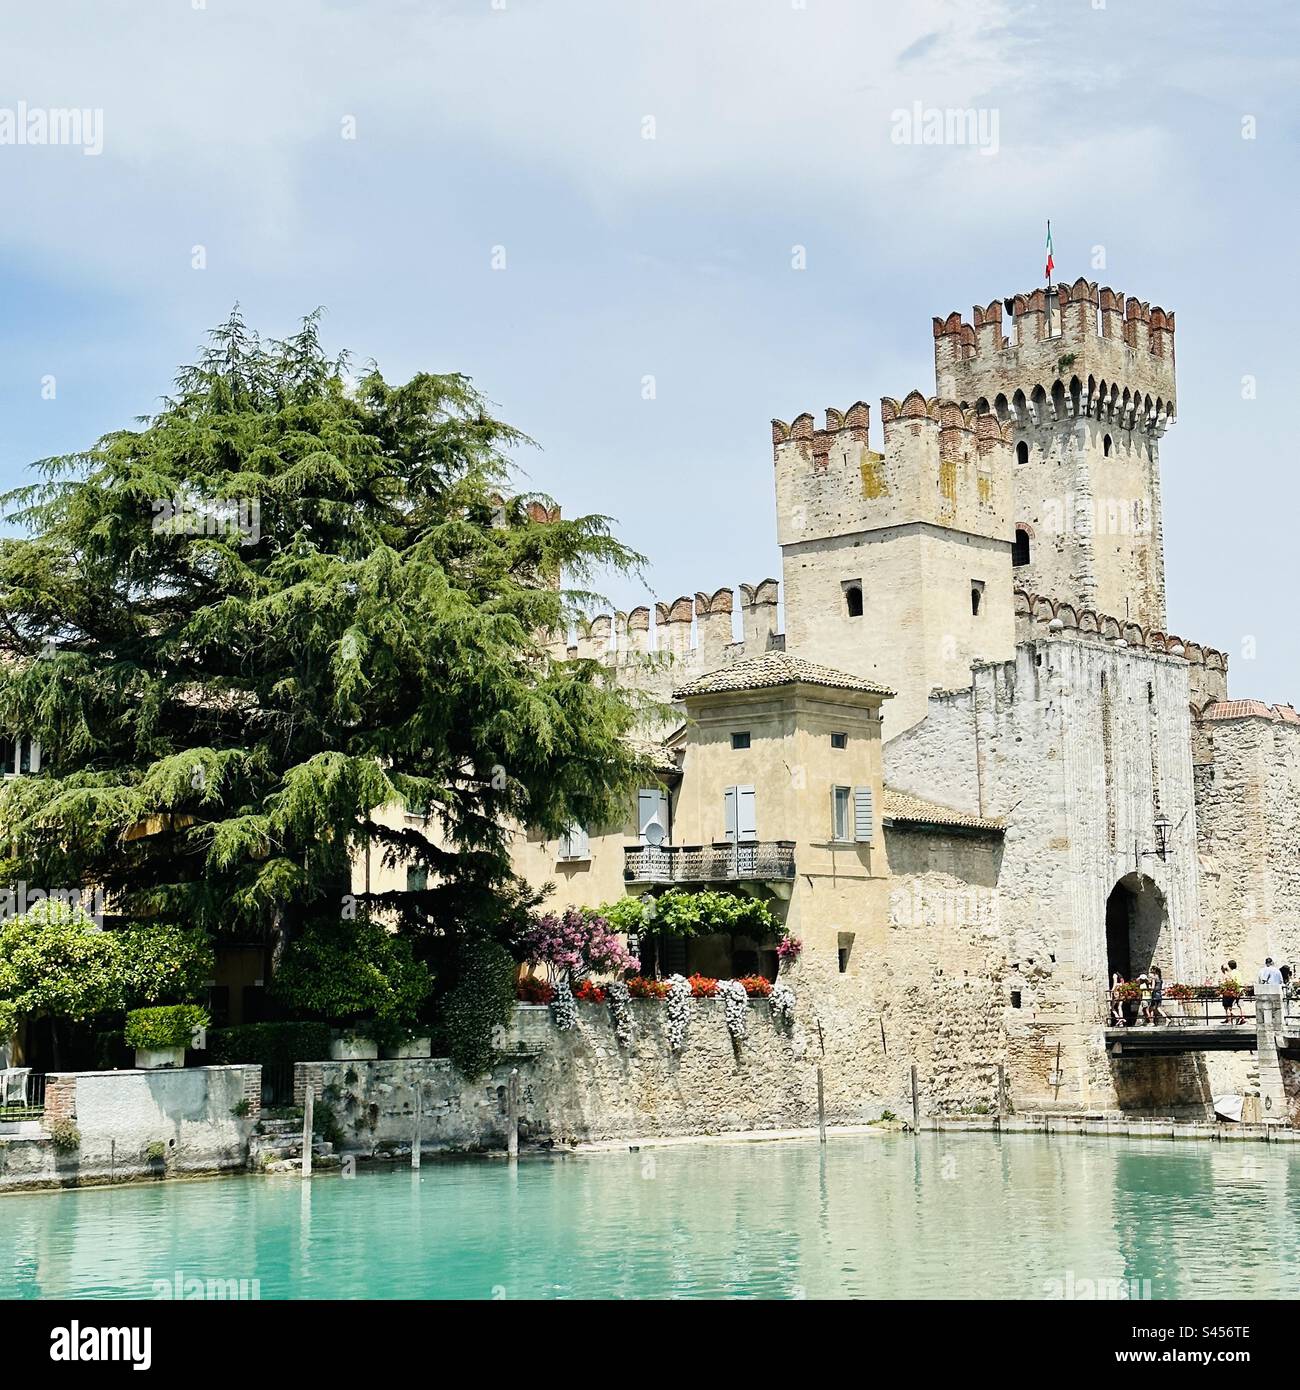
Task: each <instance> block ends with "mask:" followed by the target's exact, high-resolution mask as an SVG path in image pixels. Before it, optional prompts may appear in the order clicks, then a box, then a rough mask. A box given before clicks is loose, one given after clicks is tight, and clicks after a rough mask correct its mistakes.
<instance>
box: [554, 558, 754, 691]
mask: <svg viewBox="0 0 1300 1390" xmlns="http://www.w3.org/2000/svg"><path fill="white" fill-rule="evenodd" d="M779 595H780V590H779V586H778V584H777V581H776V580H775V579H762V580H760V581H759V582H758V583H757V584H742V585H741V586H740V613H741V633H742V636H741V639H740V640H739V641H736V640H735V638H734V636H733V633H732V626H731V623H732V617H731V615H732V613H733V612H734V611H735V593H734V591H733V590H732V589H729V588H722V589H715V590H714V591H713V592H712V593H708V592H706V591H704V590H700V591H699V592H697V593H696V595H695V597H694V599H692V598H691V597H690V595H688V594H682V595H680V596H679V597H677V598H675V599H673V600H672V601H671V602H662V601H659V602H656V603H655V605H654V627H653V629H652V628H651V625H650V613H651V610H650V607H649V606H648V605H644V604H643V605H641V606H639V607H636V608H633V609H631V610H630V611H629V612H627V613H623V612H614V613H612V614H611V613H599V614H596V615H595V616H594V617H591V618H587V619H584V620H582V621H580V622H579V623H578V625H577V632H576V641H575V642H574V643H573V645H571V646H569V647H567V648H566V651H565V654H566V655H567V656H570V657H579V658H586V659H589V660H594V661H600V662H603V663H605V664H606V665H610V666H614V667H618V668H624V667H627V668H633V667H643V666H644V665H645V664H646V660H647V659H649V660H650V661H651V663H652V664H653V663H656V662H659V663H662V664H666V665H671V666H672V667H673V668H674V677H673V679H680V677H681V675H682V670H683V664H685V666H686V669H688V670H690V671H692V672H695V673H698V674H702V673H703V672H706V671H713V670H717V669H718V668H719V667H720V666H723V665H726V664H727V663H728V662H729V661H734V660H737V659H738V658H739V657H740V656H742V655H751V656H753V655H759V654H761V653H762V652H765V651H768V650H769V649H770V648H771V647H772V646H774V645H777V644H778V643H779V641H780V639H779V637H778V635H777V602H778V598H779ZM692 624H694V631H692ZM692 638H694V640H692ZM629 683H632V684H636V683H638V682H637V681H635V680H632V681H630V682H629ZM651 684H653V682H651Z"/></svg>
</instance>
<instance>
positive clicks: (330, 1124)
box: [311, 1100, 347, 1149]
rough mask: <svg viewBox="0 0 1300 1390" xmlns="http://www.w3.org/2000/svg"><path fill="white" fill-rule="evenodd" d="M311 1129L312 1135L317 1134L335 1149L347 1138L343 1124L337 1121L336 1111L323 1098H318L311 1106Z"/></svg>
mask: <svg viewBox="0 0 1300 1390" xmlns="http://www.w3.org/2000/svg"><path fill="white" fill-rule="evenodd" d="M311 1131H312V1134H313V1135H319V1136H320V1137H321V1138H322V1139H323V1140H324V1141H325V1142H326V1143H327V1144H333V1145H334V1147H335V1148H336V1149H337V1148H339V1147H340V1146H341V1145H342V1143H343V1141H344V1140H345V1139H346V1138H347V1135H346V1134H345V1133H344V1130H343V1126H342V1125H341V1124H340V1123H339V1117H338V1112H337V1111H336V1110H335V1109H334V1107H333V1106H332V1105H330V1104H329V1102H328V1101H324V1100H318V1101H317V1102H316V1103H315V1105H313V1106H312V1112H311Z"/></svg>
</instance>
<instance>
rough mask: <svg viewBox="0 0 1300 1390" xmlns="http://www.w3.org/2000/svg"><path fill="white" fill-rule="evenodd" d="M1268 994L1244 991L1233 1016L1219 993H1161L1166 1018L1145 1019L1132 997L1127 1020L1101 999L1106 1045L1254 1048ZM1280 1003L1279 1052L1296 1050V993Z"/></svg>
mask: <svg viewBox="0 0 1300 1390" xmlns="http://www.w3.org/2000/svg"><path fill="white" fill-rule="evenodd" d="M1266 1002H1267V998H1264V999H1260V1000H1257V999H1255V998H1254V996H1253V995H1244V996H1243V997H1242V998H1241V999H1239V1000H1238V1001H1237V1002H1236V1004H1235V1005H1234V1006H1233V1008H1232V1011H1231V1017H1229V1016H1228V1014H1227V1012H1226V1011H1225V1009H1224V1006H1223V1001H1222V1000H1221V999H1219V998H1205V999H1170V998H1167V997H1166V999H1165V1001H1164V1003H1163V1004H1162V1005H1161V1012H1162V1013H1163V1014H1164V1015H1165V1021H1163V1022H1160V1023H1155V1024H1151V1023H1143V1022H1142V1021H1141V1020H1140V1016H1139V1006H1138V1004H1137V1002H1136V1001H1126V1003H1125V1016H1126V1020H1127V1021H1126V1024H1125V1026H1122V1027H1120V1026H1117V1025H1116V1023H1115V1020H1114V1017H1113V1014H1112V1010H1111V1004H1110V1000H1109V999H1107V1000H1106V1002H1105V1005H1104V1010H1105V1013H1104V1017H1105V1021H1106V1051H1107V1052H1109V1053H1110V1054H1111V1056H1113V1057H1178V1056H1182V1055H1183V1054H1184V1053H1187V1052H1255V1051H1258V1048H1259V1036H1258V1035H1259V1025H1260V1019H1259V1017H1258V1016H1257V1015H1258V1012H1261V1011H1262V1009H1260V1008H1258V1007H1257V1006H1262V1005H1263V1004H1265V1003H1266ZM1278 1002H1280V1005H1281V1025H1282V1026H1281V1028H1280V1030H1278V1032H1277V1048H1278V1051H1279V1052H1285V1053H1288V1054H1291V1053H1294V1054H1297V1055H1300V997H1292V996H1291V995H1289V994H1288V996H1287V997H1285V998H1284V999H1282V1000H1280V1001H1278Z"/></svg>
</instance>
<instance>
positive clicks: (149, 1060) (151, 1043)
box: [123, 1004, 210, 1071]
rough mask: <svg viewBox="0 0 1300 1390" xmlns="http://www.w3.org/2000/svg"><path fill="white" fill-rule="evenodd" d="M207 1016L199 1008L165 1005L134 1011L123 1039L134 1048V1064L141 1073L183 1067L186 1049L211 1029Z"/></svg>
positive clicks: (194, 1005)
mask: <svg viewBox="0 0 1300 1390" xmlns="http://www.w3.org/2000/svg"><path fill="white" fill-rule="evenodd" d="M209 1022H210V1020H209V1018H208V1015H207V1014H206V1013H205V1012H204V1010H203V1009H201V1008H200V1007H199V1005H197V1004H162V1005H158V1006H156V1007H154V1008H151V1009H133V1010H132V1011H131V1012H130V1013H129V1014H127V1016H126V1028H125V1029H124V1030H123V1037H124V1038H125V1040H126V1045H127V1046H128V1047H133V1048H135V1064H136V1066H137V1067H139V1068H140V1070H141V1071H153V1070H156V1069H158V1068H162V1067H183V1066H184V1065H185V1049H186V1048H187V1047H189V1046H191V1044H192V1043H193V1041H194V1039H195V1035H196V1034H197V1033H199V1032H200V1031H201V1030H202V1029H204V1028H206V1027H207V1026H208V1023H209Z"/></svg>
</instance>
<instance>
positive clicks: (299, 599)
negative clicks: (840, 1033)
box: [0, 310, 640, 939]
mask: <svg viewBox="0 0 1300 1390" xmlns="http://www.w3.org/2000/svg"><path fill="white" fill-rule="evenodd" d="M528 442H529V441H527V440H526V439H525V437H524V436H523V435H521V434H520V433H519V432H518V431H517V430H515V429H513V428H511V427H510V426H509V425H507V424H504V423H502V422H501V421H500V420H497V419H494V418H493V416H492V415H491V414H490V413H489V410H488V407H487V403H486V402H485V400H484V399H483V398H482V397H481V396H480V395H479V394H478V392H477V391H476V390H475V388H474V387H473V386H472V384H471V383H470V381H469V380H468V379H467V378H465V377H463V376H460V375H430V374H423V373H422V374H420V375H417V376H415V377H413V378H412V379H411V380H410V381H408V382H407V383H406V384H405V385H400V386H391V385H389V384H388V383H387V382H386V381H385V380H384V378H383V377H382V376H381V375H380V372H379V370H378V368H377V367H375V366H374V365H373V364H371V365H370V366H369V367H368V368H367V369H366V371H365V372H364V374H363V375H361V377H360V379H359V380H357V381H355V382H352V381H350V379H349V371H348V361H347V358H346V357H341V358H338V359H331V358H329V357H328V356H327V355H326V353H325V351H324V350H323V348H322V345H321V341H320V336H319V323H318V315H316V314H313V315H311V316H309V317H308V318H307V319H306V320H305V321H304V322H303V324H302V326H301V328H300V330H299V331H298V332H297V333H296V334H295V335H294V336H292V337H290V338H289V339H288V340H287V341H283V342H281V341H274V340H272V341H262V340H260V339H259V338H258V337H257V335H255V334H254V333H252V332H251V331H250V330H249V329H248V328H247V327H246V326H245V324H244V322H243V320H242V319H241V317H240V315H239V312H238V310H236V311H235V312H234V313H233V314H232V315H231V317H230V318H229V320H228V321H227V322H226V323H225V324H223V325H222V326H221V327H220V328H218V329H217V330H215V331H214V332H213V333H212V334H211V341H210V344H209V346H208V347H207V348H206V349H205V350H203V351H202V352H201V353H200V355H199V360H198V361H197V362H196V363H195V364H194V365H192V366H189V367H186V368H185V369H183V370H182V371H181V372H180V374H179V376H178V378H177V381H176V385H175V388H174V390H173V393H172V394H171V395H170V396H169V397H166V398H164V400H163V402H162V404H161V406H160V408H159V410H158V411H157V413H156V414H154V415H152V416H150V417H147V418H145V419H143V420H141V421H138V422H137V428H134V429H123V430H118V431H116V432H114V433H111V434H109V435H107V436H105V437H104V438H102V439H101V440H100V441H99V442H98V443H97V444H96V445H95V446H94V447H93V448H91V449H89V450H87V451H85V452H82V453H78V454H73V455H70V456H66V457H60V458H52V459H47V460H44V461H42V462H41V463H39V464H38V465H36V467H37V470H38V473H39V478H38V481H37V482H35V483H34V484H32V485H30V486H28V487H25V488H22V489H19V490H17V491H15V492H12V493H10V494H8V495H7V497H6V499H5V502H6V503H7V513H8V520H9V521H10V522H11V523H16V524H17V525H18V526H19V527H20V528H21V531H22V533H21V534H20V535H18V536H17V537H15V538H11V539H8V540H5V541H3V542H2V543H0V614H2V619H0V727H3V728H6V729H12V730H22V731H24V732H25V733H29V734H31V735H34V736H36V737H38V738H39V739H40V742H41V747H42V750H43V751H42V767H41V770H40V773H39V775H36V776H31V777H25V778H11V779H8V780H7V781H5V782H4V783H3V785H2V786H0V824H3V825H4V827H5V831H6V835H7V838H8V842H9V853H10V855H11V857H12V862H11V863H10V865H9V868H10V869H11V870H12V872H13V874H14V876H15V877H18V878H23V879H25V880H26V881H27V882H28V883H33V884H38V885H41V886H43V887H54V886H77V885H81V884H87V883H93V884H97V885H101V886H102V887H103V888H104V889H105V890H106V893H107V895H108V900H109V903H110V906H111V907H112V908H113V909H114V910H116V911H117V912H118V913H120V914H121V915H122V916H124V917H126V918H127V919H130V920H137V921H151V920H153V921H159V922H163V921H166V922H175V923H182V924H186V925H199V926H201V927H202V928H203V929H204V930H206V931H207V932H208V933H210V934H211V935H213V936H214V937H220V936H221V935H223V934H234V935H238V936H240V937H242V938H244V939H247V938H249V937H250V936H254V935H257V934H265V935H267V936H268V938H269V937H270V936H271V935H273V934H275V933H282V934H284V936H285V937H287V938H289V939H292V938H293V937H295V936H297V935H299V934H300V933H301V932H302V930H303V929H304V927H305V926H306V925H307V924H309V923H324V922H337V921H339V920H347V919H348V917H349V914H350V912H351V913H355V914H356V915H357V916H358V917H364V916H365V914H366V913H367V911H368V910H369V909H371V908H373V907H382V908H385V909H388V910H390V911H391V913H392V914H395V916H396V918H397V920H398V921H399V923H400V925H401V927H402V928H403V929H404V930H405V931H407V932H410V933H413V934H415V935H417V936H418V935H419V934H420V933H421V932H422V931H423V932H424V933H425V934H426V936H429V935H432V936H435V937H443V938H448V937H452V936H455V935H456V934H461V935H471V936H472V935H474V934H475V933H489V934H495V935H497V936H503V935H506V936H508V935H509V932H510V929H511V926H512V924H513V923H516V922H517V919H518V917H519V915H520V909H521V907H522V906H523V905H526V903H527V902H528V901H529V900H530V899H529V895H528V894H527V892H526V890H525V889H524V887H523V885H522V884H520V883H519V882H517V881H516V880H515V879H514V878H513V877H512V875H511V872H510V865H509V855H508V836H509V830H508V825H509V823H510V822H512V821H513V822H515V823H518V824H523V825H527V826H531V827H537V828H538V829H540V830H542V831H543V832H545V833H547V834H549V835H558V834H559V833H561V832H562V831H563V830H564V828H565V827H566V826H567V825H568V824H569V823H570V822H573V821H580V822H583V823H598V822H600V821H603V820H605V819H607V818H608V817H609V816H610V815H611V814H619V815H621V812H622V807H623V806H624V805H625V804H626V803H625V800H624V798H625V796H626V794H627V792H628V790H629V789H630V788H631V787H632V786H634V785H635V783H636V780H637V777H638V774H639V772H640V769H639V768H638V765H637V759H636V756H635V754H634V753H633V751H632V749H631V746H630V745H629V742H628V740H627V735H628V734H629V732H630V731H631V730H632V729H633V727H634V725H635V723H636V720H637V718H638V711H637V709H636V707H635V706H634V704H633V701H632V697H630V696H629V695H628V694H626V693H625V692H624V691H622V690H620V689H619V688H618V687H617V686H616V685H615V684H614V683H613V682H612V681H611V680H609V679H607V677H606V675H605V674H604V673H603V672H602V670H601V668H600V667H599V665H598V664H597V663H595V662H591V661H585V660H578V661H570V660H555V659H552V658H551V657H550V656H549V655H548V653H547V650H546V646H545V638H546V635H547V634H554V633H562V632H564V631H566V630H567V627H568V624H569V623H570V622H571V621H572V619H573V618H574V616H575V615H576V614H577V613H578V612H579V611H581V610H582V609H584V608H586V607H588V605H589V604H590V602H591V600H592V599H593V597H594V596H593V595H592V594H590V593H589V592H588V589H587V587H585V586H589V585H590V584H591V583H592V582H593V580H594V578H595V577H596V576H598V575H599V574H600V573H601V572H602V571H603V570H608V569H610V568H612V569H614V570H624V571H626V570H628V569H629V568H635V567H636V565H637V564H638V563H639V561H640V557H639V556H637V555H635V554H634V553H633V552H631V551H630V550H629V549H628V548H627V547H625V546H624V545H622V544H621V543H620V542H618V541H617V540H616V539H615V538H614V536H613V535H612V534H611V532H610V529H609V525H608V520H607V518H604V517H600V516H586V517H580V518H578V519H576V520H562V519H560V518H559V516H558V509H556V508H554V507H553V504H551V503H550V501H549V499H547V498H544V497H541V496H538V495H535V494H525V495H518V494H516V495H510V483H511V479H512V476H513V474H512V470H511V466H510V463H509V459H508V453H509V451H511V450H513V449H516V448H518V447H519V446H521V445H524V444H527V443H528ZM566 586H568V587H566ZM573 586H576V587H573ZM394 802H400V803H404V804H405V805H406V806H407V807H410V808H419V809H420V810H421V811H423V812H424V813H426V814H427V821H423V822H422V821H419V820H412V819H411V818H409V817H408V818H405V820H404V821H403V823H402V826H401V828H399V829H394V828H392V827H390V826H385V825H383V824H380V823H379V822H378V821H377V820H376V819H375V813H376V812H377V811H378V809H379V808H380V807H383V806H385V805H390V804H392V803H394ZM398 819H399V820H401V819H402V818H398ZM367 846H369V848H370V852H371V854H372V855H377V856H379V859H380V860H381V861H383V860H387V862H389V863H397V862H400V861H401V860H407V861H410V862H414V863H416V864H421V865H424V866H425V867H427V868H428V870H429V871H430V872H429V884H430V886H429V887H428V888H427V889H426V890H424V891H421V892H415V893H403V894H392V895H388V896H383V895H370V896H368V895H366V894H364V893H363V894H360V895H359V901H358V902H356V903H355V904H352V906H351V907H349V904H350V903H351V902H352V900H351V899H350V897H349V895H350V893H351V878H352V874H351V866H352V864H353V861H354V858H355V857H356V856H357V855H358V854H362V853H364V851H365V849H366V847H367Z"/></svg>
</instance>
